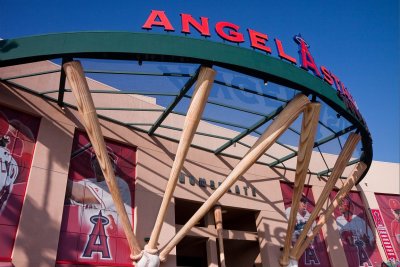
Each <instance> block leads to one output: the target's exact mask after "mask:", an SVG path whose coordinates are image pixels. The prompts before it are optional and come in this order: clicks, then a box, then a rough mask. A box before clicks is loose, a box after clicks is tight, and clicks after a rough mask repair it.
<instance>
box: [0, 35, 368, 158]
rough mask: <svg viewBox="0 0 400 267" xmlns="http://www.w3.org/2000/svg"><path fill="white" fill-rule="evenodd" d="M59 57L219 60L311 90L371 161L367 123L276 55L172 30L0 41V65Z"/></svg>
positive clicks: (318, 82) (323, 85)
mask: <svg viewBox="0 0 400 267" xmlns="http://www.w3.org/2000/svg"><path fill="white" fill-rule="evenodd" d="M60 57H75V58H104V59H125V60H126V59H131V60H138V59H141V60H143V61H148V60H151V61H172V62H187V63H201V64H208V65H217V66H222V67H226V68H229V69H231V70H235V71H238V72H242V73H245V74H249V75H252V76H255V77H258V78H261V79H266V80H268V81H271V82H275V83H278V84H282V85H285V86H288V87H292V88H294V89H299V90H301V91H303V92H305V93H307V94H314V95H316V96H318V97H319V98H321V99H322V100H323V101H325V102H326V103H327V104H328V105H329V106H331V107H332V108H333V109H334V110H336V111H337V112H338V113H339V114H341V115H342V116H343V117H345V118H346V119H347V120H349V121H350V122H351V123H353V124H355V125H356V126H357V128H358V129H359V131H360V132H361V134H362V137H363V138H362V142H363V147H364V153H365V155H364V162H365V163H367V165H370V163H371V162H372V139H371V136H370V133H369V130H368V127H367V126H366V125H365V124H364V123H363V122H362V121H360V120H359V119H358V118H357V117H356V116H355V115H354V114H353V113H352V112H351V111H350V110H348V109H347V108H346V106H345V103H344V102H343V101H342V100H341V99H340V98H339V96H338V94H337V91H336V90H335V89H334V88H332V87H331V86H330V85H328V84H327V83H326V82H324V81H323V80H322V79H320V78H318V77H316V76H314V75H312V74H311V73H309V72H307V71H306V70H303V69H301V68H299V67H298V66H296V65H293V64H291V63H288V62H286V61H284V60H281V59H279V58H275V57H273V56H269V55H266V54H263V53H260V52H256V51H253V50H251V49H246V48H242V47H238V46H233V45H229V44H224V43H218V42H213V41H209V40H203V39H195V38H190V37H184V36H176V35H170V34H150V33H132V32H70V33H55V34H47V35H37V36H29V37H22V38H17V39H6V40H2V41H0V67H2V66H9V65H15V64H21V63H28V62H34V61H38V60H46V59H54V58H60Z"/></svg>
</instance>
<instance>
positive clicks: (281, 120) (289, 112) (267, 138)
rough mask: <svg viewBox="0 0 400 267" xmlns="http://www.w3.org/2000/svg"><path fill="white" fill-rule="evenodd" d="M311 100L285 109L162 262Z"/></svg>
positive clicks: (177, 237) (297, 99) (172, 243)
mask: <svg viewBox="0 0 400 267" xmlns="http://www.w3.org/2000/svg"><path fill="white" fill-rule="evenodd" d="M309 102H310V101H309V99H308V98H307V97H306V96H305V95H303V94H300V95H297V96H296V97H295V98H294V99H293V100H292V101H290V102H289V104H288V105H287V106H286V107H285V109H284V110H283V111H282V112H281V113H280V114H279V115H278V117H277V118H276V119H275V121H274V122H273V123H272V124H271V125H270V126H269V127H268V128H267V129H266V130H265V132H264V133H263V134H262V135H261V137H260V138H259V139H258V140H257V142H256V143H255V144H254V145H253V147H252V148H251V149H250V150H249V151H248V152H247V154H246V155H245V156H244V157H243V159H242V160H241V161H240V162H239V163H238V164H237V165H236V167H235V168H234V169H233V170H232V172H231V173H230V174H229V175H228V177H227V178H226V179H225V180H224V181H223V182H222V184H221V185H220V186H219V187H218V189H216V190H215V191H214V193H213V194H212V195H211V196H210V197H209V198H208V199H207V200H206V201H205V202H204V203H203V205H202V206H201V207H200V208H199V209H198V210H197V212H196V213H195V214H194V215H193V216H192V217H191V218H190V219H189V221H187V222H186V224H185V225H184V226H183V227H182V228H181V229H180V230H179V232H178V233H177V234H176V235H175V236H174V237H173V238H172V239H171V241H170V242H169V243H168V244H167V245H166V246H165V247H164V248H163V250H162V251H161V253H160V260H161V261H165V260H166V257H167V255H168V254H169V253H170V251H171V250H172V249H173V248H174V247H175V246H176V245H177V244H178V243H179V242H180V241H181V240H182V239H183V237H184V236H185V235H186V234H187V233H188V232H189V231H190V229H191V228H192V227H193V226H194V225H195V224H196V223H197V222H198V221H199V220H201V218H202V217H203V216H204V215H205V214H206V213H207V212H208V211H209V210H210V209H211V208H212V207H213V206H214V205H215V204H216V203H217V202H218V200H219V199H220V198H221V197H222V196H223V195H224V194H225V193H226V192H227V191H228V189H229V188H230V187H231V186H232V185H233V184H234V183H235V182H236V181H237V180H238V179H239V178H240V177H241V176H242V175H243V174H244V173H245V172H246V171H247V170H248V169H249V168H250V167H251V166H252V165H253V164H254V163H255V162H256V161H257V160H258V159H259V158H260V157H261V156H262V155H263V154H264V153H265V152H266V151H267V150H268V148H269V147H271V146H272V145H273V144H274V142H275V141H276V140H277V139H278V138H279V136H281V134H282V133H283V132H284V131H285V130H286V129H287V128H288V127H289V126H290V124H292V122H293V121H295V120H296V118H297V117H298V116H299V114H300V113H301V112H303V111H304V109H305V108H306V106H307V104H309Z"/></svg>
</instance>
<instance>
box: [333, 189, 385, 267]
mask: <svg viewBox="0 0 400 267" xmlns="http://www.w3.org/2000/svg"><path fill="white" fill-rule="evenodd" d="M336 194H337V192H332V193H331V196H330V197H331V199H333V198H334V197H335V196H336ZM364 207H365V206H364V204H363V202H362V199H361V196H360V194H359V193H358V192H350V193H349V194H348V195H347V196H346V197H345V198H344V199H343V200H342V201H341V203H339V206H338V208H336V209H335V211H334V215H335V219H336V225H337V227H338V230H339V232H340V238H341V240H342V243H343V249H344V252H345V254H346V258H347V262H348V264H349V267H360V266H361V267H365V266H380V264H381V262H382V258H381V256H380V254H379V251H378V248H377V246H376V240H375V236H374V234H373V232H372V229H371V226H370V225H369V223H368V220H367V217H366V214H365V210H364Z"/></svg>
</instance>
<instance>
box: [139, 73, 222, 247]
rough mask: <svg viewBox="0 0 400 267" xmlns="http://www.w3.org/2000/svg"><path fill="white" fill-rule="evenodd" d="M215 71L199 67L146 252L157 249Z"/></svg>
mask: <svg viewBox="0 0 400 267" xmlns="http://www.w3.org/2000/svg"><path fill="white" fill-rule="evenodd" d="M215 74H216V72H215V70H213V69H211V68H208V67H201V69H200V73H199V77H198V79H197V82H196V87H195V91H194V93H193V96H192V101H191V103H190V106H189V109H188V112H187V115H186V118H185V123H184V126H183V131H182V135H181V138H180V141H179V144H178V149H177V152H176V155H175V160H174V163H173V165H172V169H171V172H170V175H169V179H168V183H167V187H166V189H165V193H164V196H163V199H162V202H161V206H160V209H159V212H158V215H157V219H156V222H155V224H154V228H153V231H152V232H151V236H150V240H149V243H148V245H147V247H146V250H147V248H148V251H149V252H150V251H154V250H155V249H156V248H157V243H158V239H159V236H160V232H161V228H162V225H163V223H164V220H165V214H166V213H167V209H168V205H169V203H170V202H171V198H172V195H173V193H174V191H175V187H176V184H177V182H178V177H179V174H180V173H181V170H182V166H183V163H184V162H185V159H186V155H187V152H188V150H189V147H190V144H191V143H192V140H193V137H194V134H195V133H196V129H197V126H198V125H199V122H200V119H201V115H202V114H203V111H204V107H205V105H206V103H207V99H208V95H209V93H210V90H211V87H212V85H213V82H214V77H215Z"/></svg>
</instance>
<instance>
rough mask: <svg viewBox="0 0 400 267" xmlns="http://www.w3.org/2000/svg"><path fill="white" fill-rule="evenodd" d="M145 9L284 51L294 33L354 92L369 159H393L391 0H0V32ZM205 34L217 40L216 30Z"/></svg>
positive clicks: (395, 59)
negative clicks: (201, 20) (224, 27)
mask: <svg viewBox="0 0 400 267" xmlns="http://www.w3.org/2000/svg"><path fill="white" fill-rule="evenodd" d="M152 9H155V10H164V11H165V12H166V14H167V15H168V18H169V19H170V20H171V22H172V24H173V26H174V27H175V29H176V33H175V34H180V33H179V32H180V16H179V14H180V13H188V14H191V15H192V16H193V17H196V18H198V17H200V16H204V17H208V18H209V20H210V28H212V27H213V26H214V25H215V23H216V22H218V21H228V22H232V23H235V24H237V25H239V26H240V27H241V29H242V30H243V32H245V29H247V28H252V29H254V30H257V31H259V32H263V33H266V34H268V36H269V38H270V40H271V41H272V40H273V38H279V39H280V40H282V42H283V43H284V44H286V45H285V49H286V52H287V53H289V54H291V55H293V56H295V57H297V46H296V45H294V43H293V41H292V37H293V36H294V35H295V34H298V33H301V34H302V36H303V37H304V39H306V41H307V42H308V43H309V44H310V45H311V48H310V49H311V53H312V55H313V57H314V59H315V61H316V63H317V65H325V66H326V67H328V68H329V69H330V70H331V71H332V72H333V73H335V74H336V75H337V76H338V77H339V78H340V80H341V81H342V82H344V84H345V85H346V86H347V88H348V89H349V91H350V92H351V94H352V95H353V97H354V98H355V100H356V102H357V104H358V107H359V109H360V111H361V113H362V114H363V116H364V118H365V120H366V122H367V124H368V126H369V129H370V131H371V134H372V138H373V142H374V143H373V149H374V160H380V161H390V162H400V142H399V140H400V130H399V128H400V86H399V85H400V75H399V70H400V68H399V61H400V55H399V51H400V44H399V32H400V29H399V13H400V11H399V1H398V0H385V1H376V0H363V1H361V0H354V1H344V0H335V1H332V0H327V1H320V0H308V1H294V0H293V1H292V0H291V1H268V0H264V1H258V0H257V1H234V0H231V1H216V0H212V1H211V0H203V1H178V0H176V1H166V0H164V1H152V0H150V1H136V0H131V1H76V0H71V1H56V0H53V1H47V0H43V1H19V0H0V10H1V16H0V37H2V38H3V39H7V38H14V37H21V36H27V35H34V34H45V33H54V32H66V31H109V30H111V31H131V32H142V31H143V30H142V29H141V26H142V25H143V23H144V22H145V20H146V18H147V16H148V15H149V13H150V11H151V10H152ZM155 32H157V31H155ZM158 32H159V31H158ZM211 35H212V36H213V37H212V39H215V40H216V41H220V39H219V38H218V37H217V35H216V34H215V32H212V33H211ZM193 37H198V36H197V35H196V34H194V35H193ZM271 44H272V43H271ZM242 46H243V47H248V44H242ZM271 46H272V45H271Z"/></svg>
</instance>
